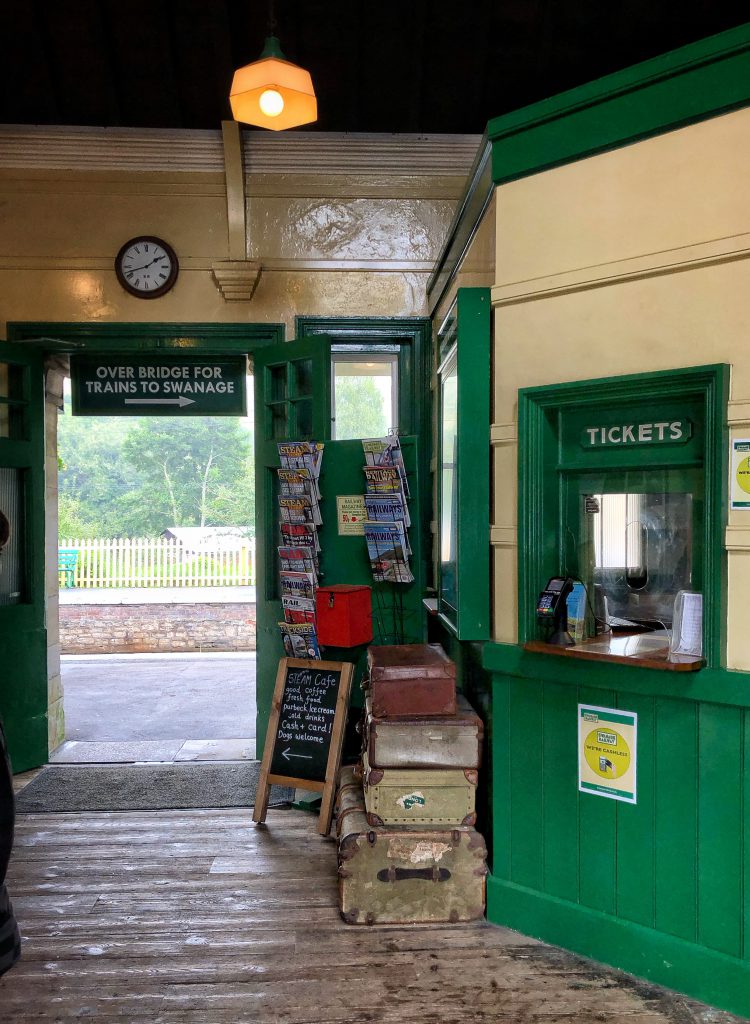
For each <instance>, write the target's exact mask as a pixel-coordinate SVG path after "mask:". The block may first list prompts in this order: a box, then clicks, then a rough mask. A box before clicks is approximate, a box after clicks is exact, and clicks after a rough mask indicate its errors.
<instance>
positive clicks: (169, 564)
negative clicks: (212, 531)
mask: <svg viewBox="0 0 750 1024" xmlns="http://www.w3.org/2000/svg"><path fill="white" fill-rule="evenodd" d="M59 547H60V551H70V550H73V549H74V550H76V551H77V552H78V559H77V562H76V568H75V574H74V576H73V581H72V585H73V586H75V587H242V586H253V585H254V584H255V540H254V539H252V538H249V539H248V540H247V541H244V542H243V544H242V546H239V547H236V548H234V549H228V548H227V547H226V546H224V547H223V548H219V549H218V550H209V549H206V548H204V547H201V548H200V549H199V550H186V548H185V547H184V545H183V544H181V543H180V542H179V541H177V540H176V539H166V538H164V537H159V538H157V539H155V540H154V539H152V538H150V537H135V538H132V539H123V538H114V539H108V538H101V537H96V538H93V539H85V540H76V539H70V540H60V544H59ZM59 564H60V563H59V562H58V565H59ZM70 583H71V581H70V579H69V578H68V579H67V580H66V578H65V574H64V573H62V572H61V573H60V586H66V585H70Z"/></svg>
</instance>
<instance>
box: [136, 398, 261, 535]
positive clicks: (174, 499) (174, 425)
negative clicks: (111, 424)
mask: <svg viewBox="0 0 750 1024" xmlns="http://www.w3.org/2000/svg"><path fill="white" fill-rule="evenodd" d="M122 454H123V457H124V459H125V460H126V461H127V462H129V463H130V464H131V465H132V466H133V467H134V468H137V471H138V472H139V473H140V474H141V476H142V478H143V488H142V497H143V500H144V501H145V500H148V502H149V503H150V506H151V511H152V514H156V515H157V517H159V518H160V521H161V523H162V524H163V525H161V529H166V528H167V527H168V526H247V525H249V519H248V516H249V514H251V513H252V509H249V510H247V511H246V510H245V509H244V508H242V507H238V502H236V501H234V502H233V501H229V500H228V498H229V496H230V495H231V494H234V493H235V492H236V493H237V494H239V493H240V491H244V490H245V488H246V486H247V484H246V481H247V479H248V477H249V476H250V474H251V462H252V441H251V437H250V434H249V433H248V431H247V430H245V429H243V427H242V426H241V425H240V424H239V423H238V422H237V420H234V419H229V418H223V417H222V418H220V417H211V418H209V417H206V418H203V417H201V418H191V419H176V418H173V419H161V418H159V419H157V418H154V419H148V420H139V421H138V422H137V423H136V424H134V425H133V427H131V429H130V430H129V431H128V434H127V436H126V438H125V441H124V444H123V446H122ZM239 516H241V518H240V519H239V520H238V518H235V517H239Z"/></svg>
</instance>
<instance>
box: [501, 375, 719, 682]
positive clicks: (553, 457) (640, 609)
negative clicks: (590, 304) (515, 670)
mask: <svg viewBox="0 0 750 1024" xmlns="http://www.w3.org/2000/svg"><path fill="white" fill-rule="evenodd" d="M727 380H728V369H727V367H725V366H721V365H719V366H706V367H691V368H688V369H684V370H674V371H661V372H656V373H648V374H637V375H632V376H625V377H617V378H606V379H601V380H589V381H576V382H571V383H566V384H558V385H551V386H545V387H538V388H527V389H524V390H521V391H520V392H519V506H520V507H519V637H520V639H521V641H522V642H523V641H526V640H531V639H534V638H536V637H537V632H538V626H537V622H536V618H535V614H534V609H535V600H536V595H537V593H538V592H539V591H540V590H541V589H542V587H543V586H544V584H545V583H546V581H547V579H548V578H549V577H551V576H558V575H565V576H571V577H573V578H574V579H576V580H580V581H581V582H582V583H583V584H584V585H585V588H586V592H587V594H588V611H589V615H590V622H589V631H591V630H592V629H593V628H594V625H593V624H594V622H595V621H597V620H598V624H599V627H600V629H601V628H604V630H605V631H606V628H607V625H606V623H607V620H608V619H609V618H613V619H616V620H624V621H623V622H622V623H620V624H621V625H622V626H623V628H626V623H628V622H633V623H634V624H636V625H638V626H639V627H640V628H651V629H655V630H658V629H666V630H669V629H670V628H671V626H672V610H673V607H674V600H675V596H676V594H677V592H678V591H680V590H690V591H698V592H700V593H702V594H703V609H704V610H703V650H704V656H705V657H706V660H707V662H708V664H709V665H712V666H718V665H719V664H721V661H722V658H723V654H724V647H725V644H724V626H725V622H724V620H725V616H724V607H725V594H726V567H725V558H724V544H723V530H724V527H725V515H726V512H725V498H724V494H725V487H726V395H727ZM602 620H604V621H602Z"/></svg>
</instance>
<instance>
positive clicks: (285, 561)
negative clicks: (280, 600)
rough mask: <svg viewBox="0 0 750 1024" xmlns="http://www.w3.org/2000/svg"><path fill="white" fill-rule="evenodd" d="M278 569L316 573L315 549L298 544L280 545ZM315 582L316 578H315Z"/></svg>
mask: <svg viewBox="0 0 750 1024" xmlns="http://www.w3.org/2000/svg"><path fill="white" fill-rule="evenodd" d="M278 552H279V569H281V570H282V572H310V573H312V574H313V575H316V573H317V571H318V560H317V558H316V557H315V549H314V548H310V547H305V546H304V545H300V546H299V547H291V546H290V547H283V546H282V547H280V548H278ZM315 582H316V583H317V578H316V580H315Z"/></svg>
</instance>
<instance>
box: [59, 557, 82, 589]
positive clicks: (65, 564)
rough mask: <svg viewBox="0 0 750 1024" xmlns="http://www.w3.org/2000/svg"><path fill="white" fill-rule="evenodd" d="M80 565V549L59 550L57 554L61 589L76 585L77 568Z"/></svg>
mask: <svg viewBox="0 0 750 1024" xmlns="http://www.w3.org/2000/svg"><path fill="white" fill-rule="evenodd" d="M77 565H78V548H59V549H58V552H57V572H58V575H59V576H60V577H61V579H60V586H61V587H74V586H75V585H76V566H77Z"/></svg>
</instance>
